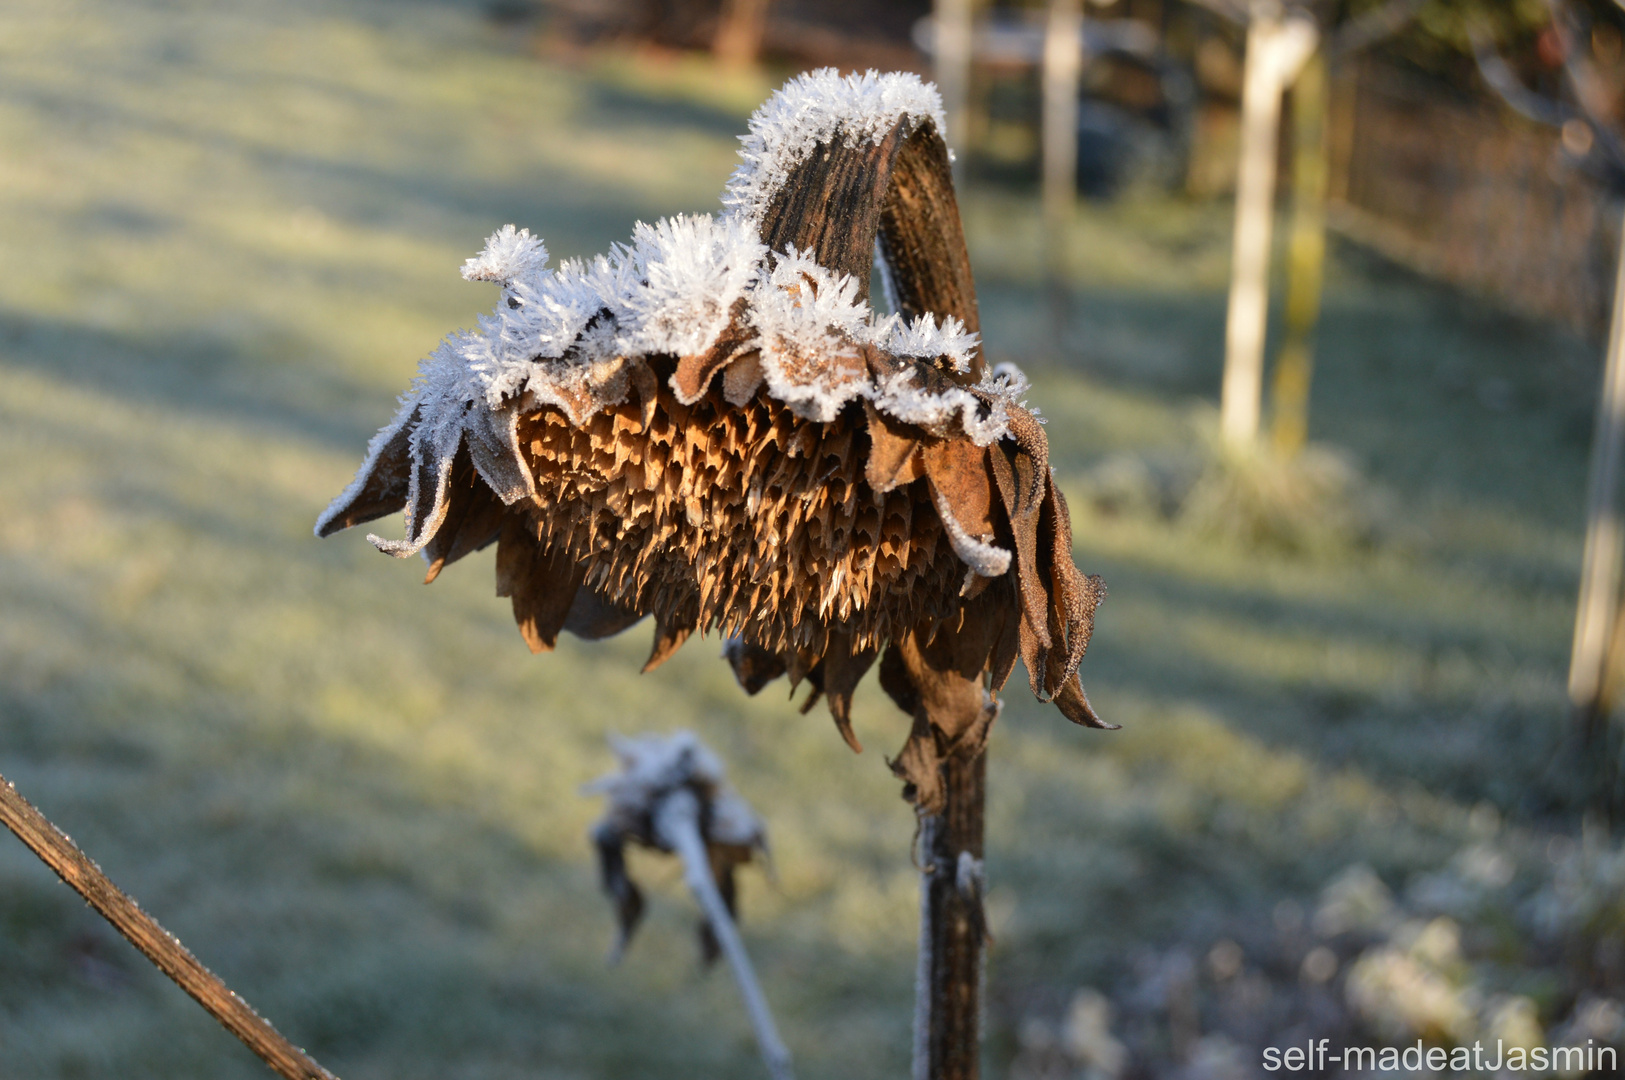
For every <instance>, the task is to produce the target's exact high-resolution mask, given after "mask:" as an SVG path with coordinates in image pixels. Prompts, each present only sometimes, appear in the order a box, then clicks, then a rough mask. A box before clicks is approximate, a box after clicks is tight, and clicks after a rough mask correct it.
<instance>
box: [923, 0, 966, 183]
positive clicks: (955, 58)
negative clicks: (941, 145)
mask: <svg viewBox="0 0 1625 1080" xmlns="http://www.w3.org/2000/svg"><path fill="white" fill-rule="evenodd" d="M931 7H932V27H933V34H934V40H933V41H932V43H931V67H932V77H933V78H934V79H935V80H936V83H937V92H938V93H939V94H941V95H942V112H943V115H944V116H946V117H947V120H948V130H947V131H944V132H942V133H941V134H942V137H943V139H945V140H946V141H947V143H948V145H949V146H951V147H953V149H954V150H956V151H957V152H959V153H961V154H963V153H964V152H965V147H966V144H967V143H968V142H969V141H970V139H969V136H970V116H969V113H968V109H969V106H970V65H971V49H972V38H973V34H974V32H975V31H974V28H973V26H972V20H971V15H972V11H973V9H974V8H975V0H936V2H935V3H933V4H932V5H931Z"/></svg>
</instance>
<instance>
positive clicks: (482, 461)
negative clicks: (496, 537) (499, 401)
mask: <svg viewBox="0 0 1625 1080" xmlns="http://www.w3.org/2000/svg"><path fill="white" fill-rule="evenodd" d="M518 425H519V410H518V409H517V408H515V407H514V406H512V405H510V406H508V407H507V408H505V409H501V410H497V411H492V410H489V409H474V410H473V411H472V412H470V414H469V416H468V419H467V421H466V426H465V429H464V435H465V437H466V443H467V446H468V449H469V452H470V453H471V454H472V456H473V461H474V468H475V469H477V470H478V471H479V474H480V477H481V478H482V479H483V480H484V481H485V482H486V484H487V485H489V487H490V489H491V490H492V491H493V492H495V493H496V495H497V497H498V498H500V499H501V500H502V501H503V502H504V503H506V504H509V505H511V504H513V503H516V502H518V501H519V500H521V499H528V498H530V497H531V496H533V495H535V494H536V482H535V480H534V479H533V478H532V477H531V473H530V462H528V461H526V460H525V455H524V452H523V451H521V450H520V448H519V437H518Z"/></svg>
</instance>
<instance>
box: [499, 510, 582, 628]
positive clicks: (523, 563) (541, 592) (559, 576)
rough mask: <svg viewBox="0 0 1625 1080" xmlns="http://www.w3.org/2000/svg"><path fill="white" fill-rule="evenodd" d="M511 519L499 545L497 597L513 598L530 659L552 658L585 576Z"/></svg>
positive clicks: (560, 550)
mask: <svg viewBox="0 0 1625 1080" xmlns="http://www.w3.org/2000/svg"><path fill="white" fill-rule="evenodd" d="M532 528H533V527H532V526H531V525H529V524H528V523H527V522H525V521H523V519H520V518H518V517H510V518H509V519H508V522H507V524H506V525H505V526H504V528H503V530H502V537H501V539H500V540H499V541H498V543H497V595H498V596H511V597H512V598H513V617H514V622H516V623H518V624H519V632H520V634H521V635H523V636H524V639H525V644H526V645H528V646H530V651H531V652H533V653H539V652H551V651H552V649H553V646H554V645H555V644H556V643H557V641H558V637H559V631H560V630H562V629H564V623H565V620H566V619H567V618H568V617H569V614H570V607H571V605H572V604H573V603H574V601H575V596H576V592H577V590H578V589H579V588H580V587H581V582H582V579H583V578H584V577H585V576H586V575H585V572H584V570H583V569H582V567H581V565H580V564H579V563H577V562H576V560H575V559H573V558H571V556H570V554H569V552H568V551H567V550H566V549H565V548H564V546H563V545H557V544H556V545H553V546H551V547H544V546H543V545H542V543H541V541H539V540H537V539H536V538H535V536H534V533H533V532H532Z"/></svg>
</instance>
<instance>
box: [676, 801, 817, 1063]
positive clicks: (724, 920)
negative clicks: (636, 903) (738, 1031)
mask: <svg viewBox="0 0 1625 1080" xmlns="http://www.w3.org/2000/svg"><path fill="white" fill-rule="evenodd" d="M655 833H656V835H657V837H658V838H659V839H660V840H661V842H662V843H664V844H666V845H667V846H668V847H670V848H671V849H672V850H673V851H675V852H676V853H677V855H678V857H679V858H681V859H682V860H683V880H684V881H685V882H687V883H688V887H689V889H690V890H692V891H693V893H694V898H695V899H696V900H698V901H699V904H700V909H701V910H702V911H704V912H705V918H706V921H708V922H709V923H710V924H711V932H712V934H714V935H715V936H716V940H717V944H718V945H719V946H720V947H721V948H722V954H723V955H724V956H726V957H727V958H728V966H729V967H731V968H732V969H733V973H734V981H735V982H737V983H738V984H739V994H740V996H741V997H743V998H744V999H745V1011H746V1013H748V1014H749V1016H750V1024H751V1027H752V1028H754V1029H755V1031H756V1043H757V1045H758V1046H759V1047H760V1048H761V1051H762V1061H763V1062H764V1063H766V1065H767V1072H768V1075H769V1076H771V1077H772V1078H773V1080H795V1073H794V1072H793V1071H792V1069H791V1067H790V1051H789V1050H788V1049H787V1048H786V1047H785V1045H784V1041H783V1040H782V1039H780V1038H779V1029H778V1027H777V1026H776V1025H775V1024H774V1023H773V1013H772V1012H771V1011H770V1010H769V1009H768V1007H767V997H766V996H765V995H764V994H763V993H762V988H761V985H760V984H759V983H757V981H756V972H755V969H753V968H752V967H751V963H750V954H749V953H747V952H746V951H745V942H744V940H743V939H742V938H740V936H739V929H738V927H736V926H735V925H734V920H733V916H732V915H730V914H729V913H728V905H727V904H726V903H724V902H723V899H722V893H721V891H719V890H718V889H717V883H716V879H715V878H713V877H712V876H711V859H710V856H709V855H708V854H707V853H706V848H705V840H704V839H703V838H702V837H701V835H700V801H699V799H698V797H697V796H695V794H694V792H692V791H690V790H689V789H688V788H686V787H683V788H678V789H677V790H676V791H673V792H672V793H671V794H670V795H668V796H666V798H665V799H663V800H662V801H661V803H660V806H659V808H658V809H657V810H656V811H655Z"/></svg>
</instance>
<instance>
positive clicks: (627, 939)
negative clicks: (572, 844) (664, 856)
mask: <svg viewBox="0 0 1625 1080" xmlns="http://www.w3.org/2000/svg"><path fill="white" fill-rule="evenodd" d="M592 838H593V846H594V847H595V848H597V850H598V876H599V880H600V881H601V882H602V884H603V888H604V891H605V892H607V893H609V895H610V898H611V899H613V900H614V901H615V931H616V932H615V945H614V947H613V948H612V949H611V950H610V956H609V961H610V963H612V964H613V963H618V962H619V961H620V959H621V957H622V956H623V955H624V954H625V953H626V947H627V945H628V944H630V943H631V941H632V935H633V933H634V932H636V930H637V928H638V923H639V922H641V921H642V920H643V893H642V892H640V891H639V890H638V887H637V885H636V884H634V883H633V881H632V879H631V878H630V877H629V876H628V875H627V873H626V841H625V834H624V833H622V832H620V831H618V830H617V829H614V828H611V827H608V823H607V822H606V823H604V824H600V825H599V826H598V827H597V828H595V829H594V830H593V837H592Z"/></svg>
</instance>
